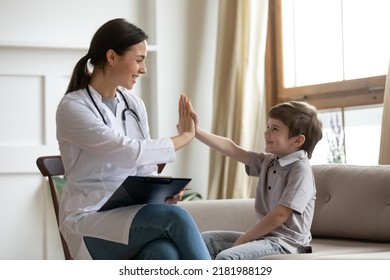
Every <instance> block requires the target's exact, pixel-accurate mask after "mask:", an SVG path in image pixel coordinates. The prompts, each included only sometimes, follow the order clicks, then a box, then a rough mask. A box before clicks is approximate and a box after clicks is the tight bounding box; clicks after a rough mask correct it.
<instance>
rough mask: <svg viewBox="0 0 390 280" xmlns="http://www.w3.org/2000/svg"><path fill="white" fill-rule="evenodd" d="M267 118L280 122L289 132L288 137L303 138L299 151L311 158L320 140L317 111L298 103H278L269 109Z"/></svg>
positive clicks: (304, 103)
mask: <svg viewBox="0 0 390 280" xmlns="http://www.w3.org/2000/svg"><path fill="white" fill-rule="evenodd" d="M268 117H270V118H273V119H277V120H280V121H281V122H283V123H284V124H285V125H286V126H287V127H288V130H289V137H290V138H291V137H295V136H298V135H300V134H302V135H304V136H305V142H304V143H303V145H302V146H301V150H305V151H306V152H307V156H308V158H311V156H312V154H313V150H314V148H315V146H316V145H317V143H318V141H320V140H321V139H322V122H321V121H320V120H319V119H318V117H317V109H316V108H315V107H314V106H312V105H310V104H308V103H306V102H300V101H290V102H284V103H280V104H278V105H276V106H274V107H272V108H271V109H270V111H269V112H268Z"/></svg>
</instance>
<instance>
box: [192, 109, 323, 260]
mask: <svg viewBox="0 0 390 280" xmlns="http://www.w3.org/2000/svg"><path fill="white" fill-rule="evenodd" d="M191 106H192V105H191ZM192 115H193V118H194V120H195V123H196V136H195V137H196V138H197V139H198V140H200V141H201V142H203V143H204V144H206V145H208V146H209V147H211V148H212V149H215V150H217V151H219V152H221V153H222V154H224V155H225V156H228V157H230V158H233V159H235V160H238V161H240V162H242V163H244V164H245V170H246V172H247V174H248V175H250V176H257V177H259V183H258V187H257V191H256V199H255V210H256V213H257V216H258V220H257V222H256V224H254V225H253V226H252V227H251V228H249V229H248V230H247V231H246V232H245V233H242V232H231V231H209V232H204V233H203V239H204V240H205V242H206V245H207V247H208V250H209V252H210V255H211V257H212V258H213V259H236V260H249V259H257V258H261V257H263V256H266V255H274V254H290V253H300V252H304V251H305V249H310V247H309V243H310V241H311V233H310V227H311V223H312V219H313V213H314V200H315V194H316V187H315V182H314V177H313V174H312V169H311V166H310V162H309V159H310V158H311V155H312V153H313V150H314V147H315V146H316V144H317V143H318V141H319V140H321V138H322V123H321V121H320V120H319V119H318V118H317V110H316V108H315V107H313V106H311V105H309V104H307V103H305V102H296V101H291V102H285V103H281V104H278V105H276V106H274V107H273V108H271V110H270V111H269V113H268V123H267V129H266V132H265V133H264V138H265V144H266V147H265V153H257V152H252V151H246V150H244V149H243V148H241V147H239V146H237V145H236V144H235V143H234V142H233V141H232V140H230V139H228V138H225V137H221V136H217V135H214V134H211V133H209V132H206V131H204V130H202V129H201V128H200V127H199V126H198V120H197V115H196V113H195V111H194V110H193V108H192Z"/></svg>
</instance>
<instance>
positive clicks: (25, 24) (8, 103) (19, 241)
mask: <svg viewBox="0 0 390 280" xmlns="http://www.w3.org/2000/svg"><path fill="white" fill-rule="evenodd" d="M217 7H218V1H217V0H216V1H208V0H197V1H191V0H164V1H158V0H115V5H113V2H112V1H109V0H83V1H78V0H66V1H65V0H63V1H52V0H35V1H30V0H0V99H1V102H0V118H1V119H2V120H3V121H2V122H0V131H1V132H0V133H1V137H0V223H1V229H2V230H1V231H0V248H1V250H0V259H60V258H62V257H63V255H62V252H61V245H60V242H59V238H58V233H57V229H56V224H55V219H54V216H53V212H52V208H51V207H52V205H51V201H50V199H49V196H48V192H47V189H46V188H44V186H45V182H43V181H42V178H41V176H40V174H39V172H38V170H37V168H36V165H35V159H36V158H37V157H38V156H40V155H49V154H57V153H58V148H57V143H56V140H55V123H54V114H55V109H56V105H57V103H58V100H59V99H60V98H61V96H62V95H63V92H64V90H65V87H66V85H67V82H68V79H69V76H70V73H71V71H72V68H73V66H74V64H75V63H76V61H77V60H78V59H79V58H80V57H81V56H82V55H84V54H85V53H86V51H87V48H88V45H89V41H90V39H91V37H92V35H93V33H94V32H95V31H96V29H97V28H98V27H99V26H100V25H101V24H102V23H104V22H105V21H107V20H108V19H111V18H115V17H124V18H126V19H128V20H129V21H131V22H134V23H135V24H137V25H139V26H141V27H142V28H144V29H145V30H146V31H147V33H149V35H150V37H151V38H150V42H149V43H150V44H151V51H150V54H149V56H150V60H149V62H150V65H149V70H150V71H149V74H148V76H147V77H145V78H144V79H143V81H142V83H140V85H139V86H138V88H136V93H137V94H139V95H141V96H142V97H143V98H144V99H145V102H146V103H147V107H148V109H149V110H150V115H151V122H152V125H151V126H152V132H153V133H154V135H155V136H158V137H161V136H171V135H173V134H175V133H176V128H175V125H176V122H177V100H178V96H179V94H180V93H182V92H183V93H186V94H188V95H189V96H190V97H191V98H192V99H193V102H194V104H195V106H196V108H197V111H198V113H199V115H200V121H201V124H202V126H203V127H204V128H206V129H209V128H210V126H211V116H212V114H211V109H212V92H213V77H214V58H215V44H216V24H217ZM16 106H17V107H16ZM164 174H167V175H173V176H183V177H184V176H185V177H191V178H193V181H192V184H191V188H192V189H193V190H195V191H198V192H200V193H201V194H202V195H203V196H204V197H205V198H206V194H207V184H208V149H207V148H206V147H204V146H202V145H200V144H199V143H197V142H196V141H194V142H192V143H191V144H190V145H189V146H188V147H186V148H185V149H184V150H183V151H180V152H179V153H178V157H177V161H176V162H175V163H172V164H169V165H168V166H167V167H166V170H165V171H164Z"/></svg>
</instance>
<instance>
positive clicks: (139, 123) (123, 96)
mask: <svg viewBox="0 0 390 280" xmlns="http://www.w3.org/2000/svg"><path fill="white" fill-rule="evenodd" d="M86 89H87V92H88V95H89V97H90V98H91V100H92V103H93V105H94V106H95V108H96V110H97V111H98V112H99V114H100V116H101V118H102V120H103V122H104V123H105V125H108V124H107V121H106V119H105V118H104V116H103V114H102V112H101V111H100V109H99V107H98V106H97V104H96V102H95V100H94V99H93V97H92V94H91V91H90V90H89V88H88V86H87V87H86ZM117 91H118V92H119V94H120V95H121V96H122V99H123V101H124V102H125V106H126V108H125V109H123V111H122V114H121V117H122V123H123V129H124V132H125V134H126V135H127V132H126V112H129V113H130V114H131V115H132V116H133V117H134V118H135V120H136V121H137V124H138V127H139V129H140V131H141V133H142V136H143V137H144V139H146V136H145V134H144V130H143V129H142V126H141V120H140V118H139V117H138V115H137V113H136V112H135V111H134V110H133V109H131V108H130V106H129V103H128V102H127V100H126V98H125V95H124V94H123V92H122V91H121V90H119V89H117Z"/></svg>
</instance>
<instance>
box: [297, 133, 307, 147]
mask: <svg viewBox="0 0 390 280" xmlns="http://www.w3.org/2000/svg"><path fill="white" fill-rule="evenodd" d="M305 140H306V137H305V135H303V134H299V135H298V136H297V138H296V139H295V145H296V147H297V148H299V147H301V146H302V145H303V143H305Z"/></svg>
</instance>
